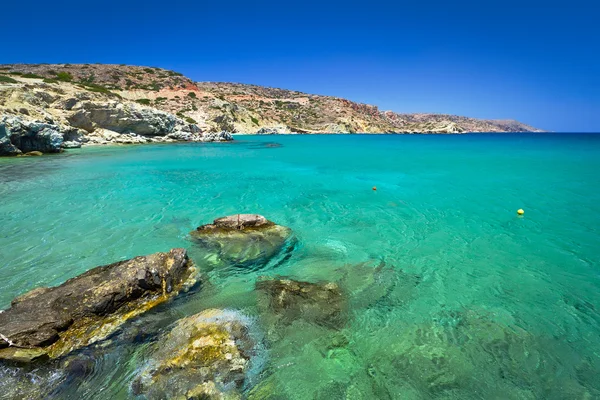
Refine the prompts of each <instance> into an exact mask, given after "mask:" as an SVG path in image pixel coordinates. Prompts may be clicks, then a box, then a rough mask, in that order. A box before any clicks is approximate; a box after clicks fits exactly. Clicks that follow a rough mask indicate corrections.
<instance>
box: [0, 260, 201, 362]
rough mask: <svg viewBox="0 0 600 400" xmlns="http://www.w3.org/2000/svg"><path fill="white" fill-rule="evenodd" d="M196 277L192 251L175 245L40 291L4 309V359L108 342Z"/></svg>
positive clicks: (0, 321)
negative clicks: (189, 254) (128, 322)
mask: <svg viewBox="0 0 600 400" xmlns="http://www.w3.org/2000/svg"><path fill="white" fill-rule="evenodd" d="M195 278H196V276H195V274H194V268H193V266H192V263H191V262H190V261H189V260H188V257H187V253H186V251H185V250H184V249H173V250H171V251H170V252H168V253H155V254H151V255H148V256H141V257H135V258H132V259H130V260H126V261H120V262H117V263H114V264H110V265H105V266H102V267H97V268H94V269H92V270H90V271H88V272H86V273H84V274H82V275H79V276H77V277H75V278H72V279H70V280H68V281H66V282H65V283H63V284H62V285H60V286H56V287H53V288H44V289H35V290H34V291H31V292H29V293H27V294H25V295H23V296H20V297H18V298H16V299H15V300H13V302H12V303H11V307H10V308H9V309H8V310H5V311H4V312H2V313H0V338H1V339H0V359H9V360H16V359H19V360H21V361H26V360H27V359H34V358H38V357H40V356H44V355H45V356H49V357H51V358H54V357H58V356H61V355H64V354H66V353H68V352H70V351H71V350H75V349H78V348H81V347H84V346H87V345H88V344H91V343H94V342H96V341H98V340H102V339H104V338H106V337H107V336H108V335H109V334H111V333H112V332H114V330H115V329H116V328H117V327H119V326H120V325H121V324H122V323H123V322H124V321H126V320H128V319H130V318H132V317H134V316H136V315H139V314H141V313H143V312H144V311H146V310H148V309H150V308H152V307H154V306H155V305H157V304H160V303H162V302H164V301H166V300H167V299H168V298H170V297H172V296H174V295H175V294H176V293H177V292H178V291H179V290H181V289H184V288H186V287H189V285H191V284H193V282H194V280H195ZM24 353H30V355H27V354H24Z"/></svg>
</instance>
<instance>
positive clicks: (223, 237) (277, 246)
mask: <svg viewBox="0 0 600 400" xmlns="http://www.w3.org/2000/svg"><path fill="white" fill-rule="evenodd" d="M190 235H191V236H192V238H193V239H194V240H195V241H196V242H197V243H198V244H200V245H201V246H203V247H204V248H205V249H207V250H208V251H209V252H210V253H211V254H213V255H216V258H214V261H215V263H216V264H218V265H226V266H230V267H231V266H233V267H245V268H248V267H251V266H254V267H255V268H260V267H262V266H264V265H266V264H267V263H268V262H269V261H270V260H271V259H272V258H273V257H275V256H276V255H278V254H280V253H281V252H282V251H283V250H284V249H287V250H291V249H292V248H293V245H294V242H293V238H292V230H291V229H290V228H287V227H285V226H281V225H277V224H275V223H274V222H271V221H269V220H267V219H266V218H265V217H263V216H262V215H256V214H236V215H230V216H228V217H223V218H218V219H215V220H214V221H213V223H212V224H206V225H202V226H199V227H198V228H197V229H196V230H194V231H192V232H190Z"/></svg>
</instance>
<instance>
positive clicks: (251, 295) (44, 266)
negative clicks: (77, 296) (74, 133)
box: [0, 134, 600, 399]
mask: <svg viewBox="0 0 600 400" xmlns="http://www.w3.org/2000/svg"><path fill="white" fill-rule="evenodd" d="M598 171H600V135H592V134H585V135H580V134H545V135H540V134H537V135H535V134H522V135H513V134H498V135H487V134H485V135H483V134H482V135H466V136H460V135H445V136H439V135H434V136H426V135H425V136H421V135H419V136H411V135H390V136H379V135H374V136H363V135H352V136H238V137H236V142H234V143H225V144H173V145H146V146H126V147H111V148H109V147H97V148H86V149H81V150H71V151H69V152H68V153H65V154H62V155H56V156H44V157H40V158H34V157H32V158H18V159H0V198H1V199H2V201H1V202H0V226H1V227H2V231H1V234H0V308H7V307H8V306H9V304H10V301H11V300H12V299H13V298H14V297H15V296H17V295H19V294H22V293H24V292H25V291H27V290H30V289H32V288H35V287H37V286H48V285H56V284H59V283H62V282H63V281H65V280H66V279H68V278H70V277H73V276H75V275H77V274H80V273H82V272H84V271H86V270H88V269H90V268H92V267H94V266H97V265H103V264H108V263H111V262H114V261H118V260H123V259H127V258H130V257H133V256H136V255H141V254H149V253H153V252H156V251H166V250H168V249H170V248H173V247H185V248H187V249H188V250H189V252H190V256H191V257H192V259H194V261H195V262H196V263H197V264H198V266H199V268H200V270H201V272H202V274H203V283H202V285H201V287H199V288H196V290H195V291H193V292H191V293H188V294H187V295H184V296H182V297H180V298H178V299H177V300H175V301H174V302H171V303H169V304H166V305H163V306H160V307H159V308H158V309H157V310H155V311H153V312H151V313H149V314H148V315H145V316H143V317H142V318H140V319H139V320H137V321H133V322H132V324H130V325H131V327H130V328H136V327H137V329H138V330H141V331H143V335H141V337H142V338H143V339H142V340H140V339H139V337H140V336H139V335H138V336H137V339H136V340H129V339H127V333H126V332H125V331H123V332H121V333H119V334H117V335H116V336H115V337H114V338H112V339H111V340H110V341H109V342H107V343H104V344H102V345H99V346H96V347H94V348H92V349H87V350H85V351H83V352H82V357H83V358H86V359H88V360H92V364H93V365H94V367H93V368H92V369H91V371H88V370H87V369H86V368H83V369H84V372H82V373H80V374H79V375H78V374H75V378H69V379H65V378H60V377H57V374H58V375H60V374H61V371H62V369H63V367H60V369H59V370H58V372H57V371H56V370H55V369H52V368H49V369H47V370H46V369H44V368H43V367H40V368H38V369H36V370H35V371H27V373H25V372H24V371H21V370H16V369H15V368H13V367H6V366H0V375H2V376H1V377H0V378H2V379H0V382H4V383H0V391H1V392H2V393H13V394H14V393H17V391H16V389H15V387H17V386H18V385H21V386H20V387H22V388H23V389H22V390H21V389H19V390H21V391H20V392H18V393H19V396H27V394H26V393H28V392H27V391H30V392H31V391H32V390H33V389H34V388H35V387H37V386H40V385H41V384H42V383H45V382H48V381H52V380H53V379H54V380H55V381H60V382H61V383H60V385H54V386H57V387H55V388H54V389H53V391H51V395H52V396H54V397H56V398H90V399H92V398H93V399H104V398H115V399H118V398H129V397H131V392H130V390H129V385H130V382H131V380H132V379H133V376H134V375H135V373H136V371H137V370H139V368H140V366H141V365H142V364H143V363H144V362H145V360H146V359H147V358H148V357H149V355H148V351H147V346H148V343H149V342H151V341H152V338H153V337H154V336H155V335H156V333H157V332H162V331H163V330H164V328H165V327H166V326H168V325H169V323H171V322H173V321H175V320H176V319H178V318H181V317H183V316H186V315H190V314H193V313H196V312H199V311H201V310H203V309H206V308H209V307H219V308H227V309H236V310H240V311H241V312H243V313H244V314H246V315H248V316H250V317H251V318H253V319H254V320H255V321H256V322H255V323H256V325H257V327H258V328H259V329H264V330H265V333H266V339H265V343H264V347H265V348H264V349H263V350H264V352H263V353H261V354H262V356H261V357H264V362H261V363H260V365H261V368H257V369H256V371H253V373H254V377H253V380H252V384H253V385H254V389H253V390H252V389H251V388H250V387H248V390H247V391H246V395H247V396H250V397H251V398H272V399H373V398H381V399H426V398H436V399H438V398H439V399H471V398H473V399H567V398H569V399H571V398H573V399H575V398H581V399H583V398H600V380H598V379H597V376H598V374H599V373H600V174H599V173H598ZM374 186H375V187H376V188H377V190H376V191H374V190H372V187H374ZM519 208H523V209H524V210H525V215H524V216H523V217H518V216H517V215H516V210H517V209H519ZM244 212H249V213H259V214H262V215H265V216H266V217H267V218H269V219H271V220H273V221H275V222H277V223H279V224H282V225H285V226H288V227H290V228H292V229H293V231H294V234H295V239H296V240H297V241H296V242H295V246H294V248H293V251H292V253H291V256H290V257H284V258H282V259H280V260H278V262H277V263H271V264H270V265H267V266H266V267H265V268H262V269H256V268H250V269H249V270H248V271H232V270H230V269H227V268H225V269H222V270H221V269H219V268H215V267H214V266H211V265H210V263H208V262H207V258H206V257H207V255H206V254H204V253H203V251H202V250H201V249H200V248H198V246H196V245H195V244H194V243H193V242H192V241H191V240H190V238H189V236H188V232H189V231H191V230H192V229H194V228H195V227H196V226H198V225H200V224H204V223H208V222H210V221H212V220H213V219H214V218H216V217H219V216H224V215H230V214H235V213H244ZM262 275H273V276H274V275H280V276H286V277H291V278H292V279H297V280H302V281H311V282H319V281H332V282H337V283H338V284H339V285H340V287H341V288H342V290H343V291H344V294H345V296H347V299H348V304H349V314H348V319H347V322H346V324H345V326H343V327H342V328H340V329H332V328H330V327H329V328H328V327H323V326H318V325H315V324H311V323H309V322H307V321H303V320H299V321H297V323H294V324H293V325H291V326H287V327H280V328H281V331H278V332H272V331H268V328H267V327H266V326H263V323H262V322H261V321H262V320H261V318H262V317H261V313H260V310H259V308H257V295H256V292H255V290H254V285H255V282H256V279H257V278H258V277H259V276H262ZM136 324H137V325H136ZM78 371H79V370H78ZM15 382H16V383H15ZM7 387H9V389H10V388H12V389H11V390H12V392H11V391H10V390H9V389H7ZM1 396H2V395H0V397H1Z"/></svg>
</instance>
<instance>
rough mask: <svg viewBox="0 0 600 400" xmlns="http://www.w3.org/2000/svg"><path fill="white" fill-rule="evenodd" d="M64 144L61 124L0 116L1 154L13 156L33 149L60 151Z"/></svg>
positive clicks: (50, 151)
mask: <svg viewBox="0 0 600 400" xmlns="http://www.w3.org/2000/svg"><path fill="white" fill-rule="evenodd" d="M62 144H63V133H62V130H61V128H60V127H59V126H57V125H52V124H47V123H43V122H37V121H26V120H23V119H21V118H19V117H10V116H4V117H1V118H0V155H3V156H11V155H18V154H21V153H28V152H32V151H41V152H43V153H58V152H60V151H61V146H62Z"/></svg>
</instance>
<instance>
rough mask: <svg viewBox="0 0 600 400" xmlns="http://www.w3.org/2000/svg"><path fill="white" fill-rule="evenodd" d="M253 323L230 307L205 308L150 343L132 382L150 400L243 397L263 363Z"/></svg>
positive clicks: (134, 391)
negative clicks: (258, 350) (144, 358)
mask: <svg viewBox="0 0 600 400" xmlns="http://www.w3.org/2000/svg"><path fill="white" fill-rule="evenodd" d="M259 342H260V340H259V338H258V335H257V334H256V332H253V331H252V321H251V320H250V319H249V318H248V317H245V316H244V315H242V314H240V313H238V312H235V311H228V310H214V309H211V310H206V311H203V312H201V313H199V314H195V315H192V316H190V317H187V318H184V319H181V320H179V321H177V322H176V323H175V325H174V327H173V328H172V329H171V330H170V331H169V332H167V333H166V334H164V335H163V336H162V337H161V338H160V339H159V340H158V341H157V342H156V344H155V345H154V347H153V349H152V351H153V353H152V354H151V356H150V357H149V358H150V361H149V362H148V364H147V365H145V366H144V367H142V370H141V371H140V373H139V374H138V376H137V377H136V379H135V380H134V382H133V383H132V391H133V393H134V394H135V395H140V394H143V395H145V396H146V398H148V399H170V398H182V399H183V398H185V399H241V390H242V389H243V388H244V387H245V386H246V385H248V384H249V383H250V382H251V380H252V376H250V373H251V372H252V373H253V374H257V373H258V372H259V371H260V366H261V359H262V358H261V354H260V352H257V349H258V348H259V345H260V343H259Z"/></svg>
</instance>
